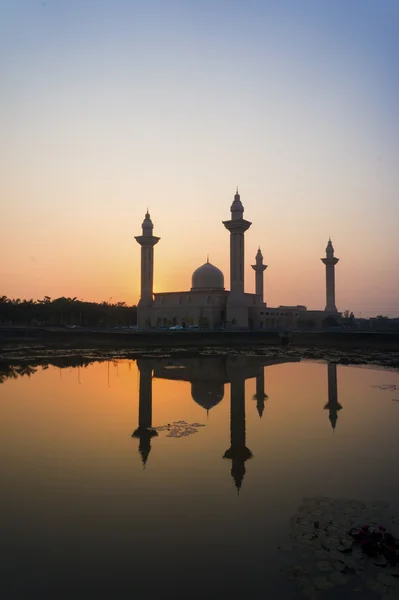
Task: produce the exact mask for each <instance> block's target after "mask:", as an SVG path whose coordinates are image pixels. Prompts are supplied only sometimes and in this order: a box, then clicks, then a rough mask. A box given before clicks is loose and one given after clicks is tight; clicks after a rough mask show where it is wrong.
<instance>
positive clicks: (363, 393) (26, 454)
mask: <svg viewBox="0 0 399 600" xmlns="http://www.w3.org/2000/svg"><path fill="white" fill-rule="evenodd" d="M24 373H25V374H24ZM8 375H9V376H6V375H4V376H3V378H2V379H3V382H2V383H1V385H0V473H1V495H0V520H1V550H0V553H1V555H0V590H1V592H0V596H1V597H2V598H5V599H6V600H13V599H14V598H15V599H18V600H19V599H31V598H32V599H33V598H40V599H43V598H54V599H58V598H71V599H72V598H95V599H97V598H110V599H111V598H116V599H125V598H138V599H147V598H151V599H153V598H161V597H164V598H248V599H252V598H253V599H257V598H265V597H270V598H273V597H276V595H277V594H278V595H279V596H280V597H281V598H297V597H298V598H299V597H301V596H300V595H299V591H298V589H297V588H296V587H295V585H294V584H293V583H292V581H290V580H287V579H286V578H285V577H284V576H283V575H282V572H281V569H282V567H284V565H287V564H289V563H290V561H291V562H292V560H293V557H292V556H290V553H288V555H287V554H285V553H284V552H283V551H282V550H281V549H279V546H281V545H283V544H285V543H287V542H288V541H289V538H290V519H291V517H292V516H293V515H294V514H295V513H296V511H297V509H298V506H299V505H300V504H301V502H302V500H303V498H304V497H316V496H320V495H322V496H326V497H328V498H336V497H341V498H350V499H356V500H359V501H361V502H366V503H367V502H369V501H371V500H373V499H380V500H383V501H384V502H388V503H389V504H390V509H392V511H393V513H396V514H398V515H399V486H398V478H397V474H396V471H397V462H398V456H399V437H398V431H399V401H398V400H399V373H397V372H389V371H383V370H372V369H369V368H359V367H346V366H340V365H338V366H337V365H336V364H325V363H312V362H298V361H290V362H277V363H273V362H272V361H270V360H269V361H267V359H264V358H262V357H256V356H253V357H252V356H237V357H221V356H218V357H202V358H197V359H195V358H191V359H187V360H183V359H179V360H172V359H170V358H167V357H165V358H150V357H143V358H140V359H138V360H137V361H128V360H119V361H115V362H107V361H105V362H93V363H91V364H89V365H88V366H86V367H85V368H72V367H67V368H58V367H55V366H50V367H48V368H43V367H42V366H39V367H35V368H32V369H29V368H26V367H25V368H24V369H19V375H18V374H17V373H16V372H15V370H11V371H10V372H8ZM288 548H289V547H288ZM333 591H334V590H333ZM358 591H360V589H358ZM380 591H381V590H380ZM385 591H386V590H385ZM332 593H333V592H332V591H329V590H327V591H325V592H323V591H321V592H320V594H321V595H320V597H322V598H324V597H325V598H330V597H337V596H332ZM345 593H346V594H347V595H346V596H345V594H343V592H341V595H340V596H339V597H340V598H344V597H348V598H352V597H359V595H360V594H359V593H357V594H356V593H355V592H353V590H352V589H351V588H350V586H349V588H348V589H346V588H345ZM342 594H343V595H342ZM370 594H371V595H370ZM315 597H319V596H315ZM362 597H365V598H366V597H370V598H374V597H378V596H377V595H374V592H373V593H371V592H370V591H367V592H365V595H362Z"/></svg>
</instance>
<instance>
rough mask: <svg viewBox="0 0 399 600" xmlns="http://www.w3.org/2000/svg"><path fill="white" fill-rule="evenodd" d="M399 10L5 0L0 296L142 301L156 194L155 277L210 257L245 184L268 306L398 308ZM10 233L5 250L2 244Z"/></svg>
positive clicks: (304, 3) (0, 13)
mask: <svg viewBox="0 0 399 600" xmlns="http://www.w3.org/2000/svg"><path fill="white" fill-rule="evenodd" d="M398 26H399V4H398V3H397V2H396V1H391V2H389V1H386V0H379V1H378V0H375V1H369V0H357V1H351V0H345V1H343V0H342V1H341V0H337V1H334V2H333V1H331V0H330V1H320V0H319V1H308V0H296V1H293V0H291V1H285V0H279V1H269V0H263V1H254V0H246V1H244V0H242V1H235V0H232V1H224V0H213V1H212V2H211V1H207V0H205V1H192V0H186V1H183V0H180V1H171V0H163V1H151V0H149V1H145V2H144V1H143V2H138V1H135V0H130V1H129V0H112V1H111V0H48V1H47V2H40V1H38V2H36V1H34V0H29V1H28V0H26V1H23V0H21V1H20V0H14V1H8V2H6V1H1V2H0V56H1V78H2V82H3V85H2V94H1V97H0V127H1V131H2V136H1V141H0V150H1V156H2V160H1V166H0V170H1V173H0V175H1V181H2V183H1V184H0V185H1V188H2V189H0V191H1V197H2V203H3V204H4V209H3V214H5V215H6V217H7V218H6V219H4V220H3V219H2V223H1V224H0V240H1V241H0V251H1V256H2V258H1V259H0V280H1V282H2V288H3V289H2V290H1V293H5V294H7V295H9V296H19V297H26V296H28V297H31V296H33V297H35V296H38V297H40V296H43V295H44V294H49V295H50V296H56V295H61V294H65V295H68V294H70V295H76V296H79V297H87V298H89V299H90V298H91V299H103V298H109V297H113V298H115V299H124V300H127V301H129V302H134V301H136V300H137V295H138V293H139V289H138V280H139V277H138V274H139V248H138V246H137V247H135V244H134V241H132V238H133V236H134V235H137V233H139V229H140V224H141V221H142V218H143V214H144V212H145V209H146V207H147V205H148V206H149V208H150V210H151V214H152V217H153V221H154V223H155V227H156V231H157V233H158V234H159V235H161V237H162V240H161V242H160V244H159V245H158V246H157V249H156V261H157V262H156V268H155V287H156V289H157V290H158V291H160V290H161V289H169V290H173V289H178V288H182V289H187V288H188V287H189V286H190V275H191V273H192V271H193V270H194V269H195V268H196V267H197V266H198V265H199V264H201V263H202V262H204V260H205V259H206V254H207V253H208V252H209V253H210V255H211V260H212V262H214V263H215V264H216V265H217V266H219V267H220V268H222V270H223V271H224V273H225V279H226V284H227V286H228V285H229V284H228V270H229V268H228V264H229V261H228V239H227V234H226V232H225V231H224V230H223V226H222V225H221V223H220V222H221V220H222V219H225V218H228V212H229V206H230V203H231V199H232V196H233V194H234V190H235V186H236V185H237V184H238V185H239V187H240V191H241V194H242V199H243V203H244V206H245V211H246V212H245V216H246V218H248V219H249V220H251V221H253V225H252V227H251V229H250V231H249V232H248V234H247V237H246V240H247V245H246V249H247V257H248V258H247V263H248V270H247V273H246V275H247V278H246V288H247V290H248V291H252V289H253V287H254V285H253V284H254V281H253V274H252V272H251V269H250V264H251V263H252V262H253V256H254V254H255V252H256V249H257V247H258V245H259V244H260V245H261V246H262V250H263V254H264V256H265V262H266V263H267V264H269V269H268V271H267V272H266V282H265V290H266V300H267V301H268V303H269V304H270V305H276V304H280V303H281V304H294V303H303V304H306V305H308V306H309V307H311V308H323V307H324V273H323V270H322V265H321V263H320V260H319V259H320V257H321V256H322V255H323V252H324V249H325V245H326V241H327V239H328V236H329V235H331V236H332V238H333V242H334V245H335V248H336V253H337V255H338V256H339V257H340V258H341V261H340V263H339V265H338V267H337V304H338V306H339V308H341V309H342V310H344V309H345V308H349V309H351V310H354V311H355V312H357V313H360V312H362V313H363V314H375V313H378V312H383V313H388V314H397V315H399V289H398V288H399V283H398V282H399V277H398V270H399V252H398V249H397V245H396V236H397V227H398V226H397V223H398V222H399V208H398V206H399V203H398V201H397V190H398V183H399V181H398V180H399V177H398V156H399V152H398V151H399V135H398V134H399V131H398V129H399V119H398V106H399V102H398V100H399V97H398V96H399V95H398V88H399V81H398V68H397V59H398V56H399V41H398V35H397V32H398V30H399V27H398ZM10 246H13V247H14V252H13V254H12V257H10V256H9V253H8V251H7V248H9V247H10Z"/></svg>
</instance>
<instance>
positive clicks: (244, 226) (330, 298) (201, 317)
mask: <svg viewBox="0 0 399 600" xmlns="http://www.w3.org/2000/svg"><path fill="white" fill-rule="evenodd" d="M230 212H231V218H230V219H229V220H228V221H223V225H224V226H225V228H226V229H227V230H228V231H229V232H230V290H226V289H225V287H224V276H223V273H222V271H221V270H220V269H218V268H217V267H215V266H214V265H212V264H211V263H210V262H209V260H208V261H207V262H206V263H205V264H203V265H202V266H200V267H198V269H196V270H195V271H194V273H193V275H192V282H191V289H190V290H188V291H181V292H160V293H155V294H154V291H153V280H154V246H155V245H156V244H157V243H158V242H159V240H160V238H159V237H155V236H154V235H153V228H154V226H153V224H152V221H151V217H150V215H149V213H148V211H147V213H146V215H145V218H144V221H143V224H142V235H140V236H136V237H135V239H136V241H137V242H138V244H140V246H141V296H140V300H139V303H138V306H137V324H138V327H139V328H141V329H149V328H153V327H165V328H166V327H171V326H176V325H180V326H182V327H184V328H186V327H190V326H191V327H193V326H194V327H200V328H204V329H209V330H213V329H217V328H220V327H223V328H226V329H251V330H267V329H292V328H295V327H296V326H297V325H298V324H299V323H300V322H301V321H302V322H304V321H308V322H309V321H310V320H311V321H312V322H313V323H314V326H322V324H323V323H325V322H326V321H325V320H326V319H328V322H329V323H333V322H334V321H335V320H338V319H339V317H340V313H338V311H337V308H336V305H335V265H336V263H337V262H338V260H339V259H338V258H335V257H334V248H333V246H332V243H331V240H329V242H328V244H327V248H326V258H322V259H321V260H322V262H323V263H324V264H325V265H326V298H327V303H326V307H325V310H324V311H322V310H312V311H309V310H308V309H307V308H306V306H302V305H298V306H279V307H277V308H271V307H269V306H268V305H267V303H266V302H265V301H264V291H263V289H264V288H263V279H264V271H265V270H266V269H267V265H265V264H263V255H262V252H261V249H260V248H259V250H258V252H257V254H256V257H255V264H253V265H252V268H253V270H254V271H255V293H254V294H249V293H247V292H245V287H244V271H245V269H244V266H245V262H244V256H245V239H244V234H245V232H246V231H247V230H248V229H249V228H250V226H251V224H252V223H251V222H250V221H247V220H246V219H244V207H243V204H242V202H241V198H240V194H239V193H238V189H237V191H236V194H235V196H234V200H233V203H232V205H231V207H230Z"/></svg>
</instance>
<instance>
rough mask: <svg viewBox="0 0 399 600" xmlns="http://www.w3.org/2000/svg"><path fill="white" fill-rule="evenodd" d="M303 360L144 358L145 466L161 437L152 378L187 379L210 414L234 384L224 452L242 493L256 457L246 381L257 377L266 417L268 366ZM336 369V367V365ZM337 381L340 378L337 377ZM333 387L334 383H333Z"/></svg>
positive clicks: (141, 425)
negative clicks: (250, 439)
mask: <svg viewBox="0 0 399 600" xmlns="http://www.w3.org/2000/svg"><path fill="white" fill-rule="evenodd" d="M283 362H299V359H291V360H281V359H279V360H272V361H271V360H270V359H264V358H262V357H256V356H255V357H254V356H251V357H248V356H242V357H228V356H217V357H208V358H204V357H202V358H193V359H187V360H183V359H180V360H173V361H171V360H170V359H169V358H149V357H146V358H140V359H138V361H137V367H138V370H139V374H140V383H139V422H138V428H137V429H136V430H135V431H134V433H133V437H135V438H138V439H139V453H140V455H141V459H142V462H143V465H144V466H145V464H146V462H147V460H148V456H149V454H150V451H151V439H152V438H153V437H155V436H157V435H158V434H157V432H156V431H155V430H154V429H152V426H153V424H152V379H153V377H154V378H158V379H167V380H173V381H186V382H189V383H190V384H191V397H192V399H193V400H194V402H196V403H197V404H198V405H200V406H201V407H203V408H204V409H205V410H206V412H207V414H209V411H210V410H211V409H212V408H214V407H215V406H216V405H217V404H219V402H221V401H222V400H223V398H224V386H225V384H230V447H229V448H228V449H227V450H226V452H225V453H224V455H223V458H224V459H229V460H231V476H232V478H233V481H234V485H235V487H236V489H237V492H239V490H240V488H241V486H242V482H243V479H244V476H245V472H246V469H245V463H246V461H247V460H249V459H250V458H252V456H253V455H252V452H251V450H250V449H249V448H248V447H247V445H246V423H245V381H246V380H247V379H252V378H256V394H255V396H254V397H255V398H256V401H257V403H256V409H257V411H258V414H259V417H262V414H263V411H264V407H265V398H267V395H266V394H265V367H266V366H271V365H276V364H281V363H283ZM334 367H335V368H336V366H335V365H334ZM335 381H336V379H335ZM329 389H330V386H329Z"/></svg>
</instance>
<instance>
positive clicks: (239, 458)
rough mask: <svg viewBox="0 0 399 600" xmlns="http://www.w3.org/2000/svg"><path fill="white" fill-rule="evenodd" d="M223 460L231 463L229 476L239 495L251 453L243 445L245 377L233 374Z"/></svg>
mask: <svg viewBox="0 0 399 600" xmlns="http://www.w3.org/2000/svg"><path fill="white" fill-rule="evenodd" d="M223 458H229V459H230V460H231V461H232V465H231V476H232V477H233V479H234V485H235V486H236V488H237V492H238V493H239V491H240V488H241V485H242V481H243V479H244V475H245V462H246V461H247V460H248V459H249V458H252V452H251V451H250V450H249V449H248V448H247V447H246V445H245V377H244V376H243V375H241V374H239V373H238V374H234V375H233V376H232V378H231V386H230V448H229V449H228V450H226V452H225V453H224V456H223Z"/></svg>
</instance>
